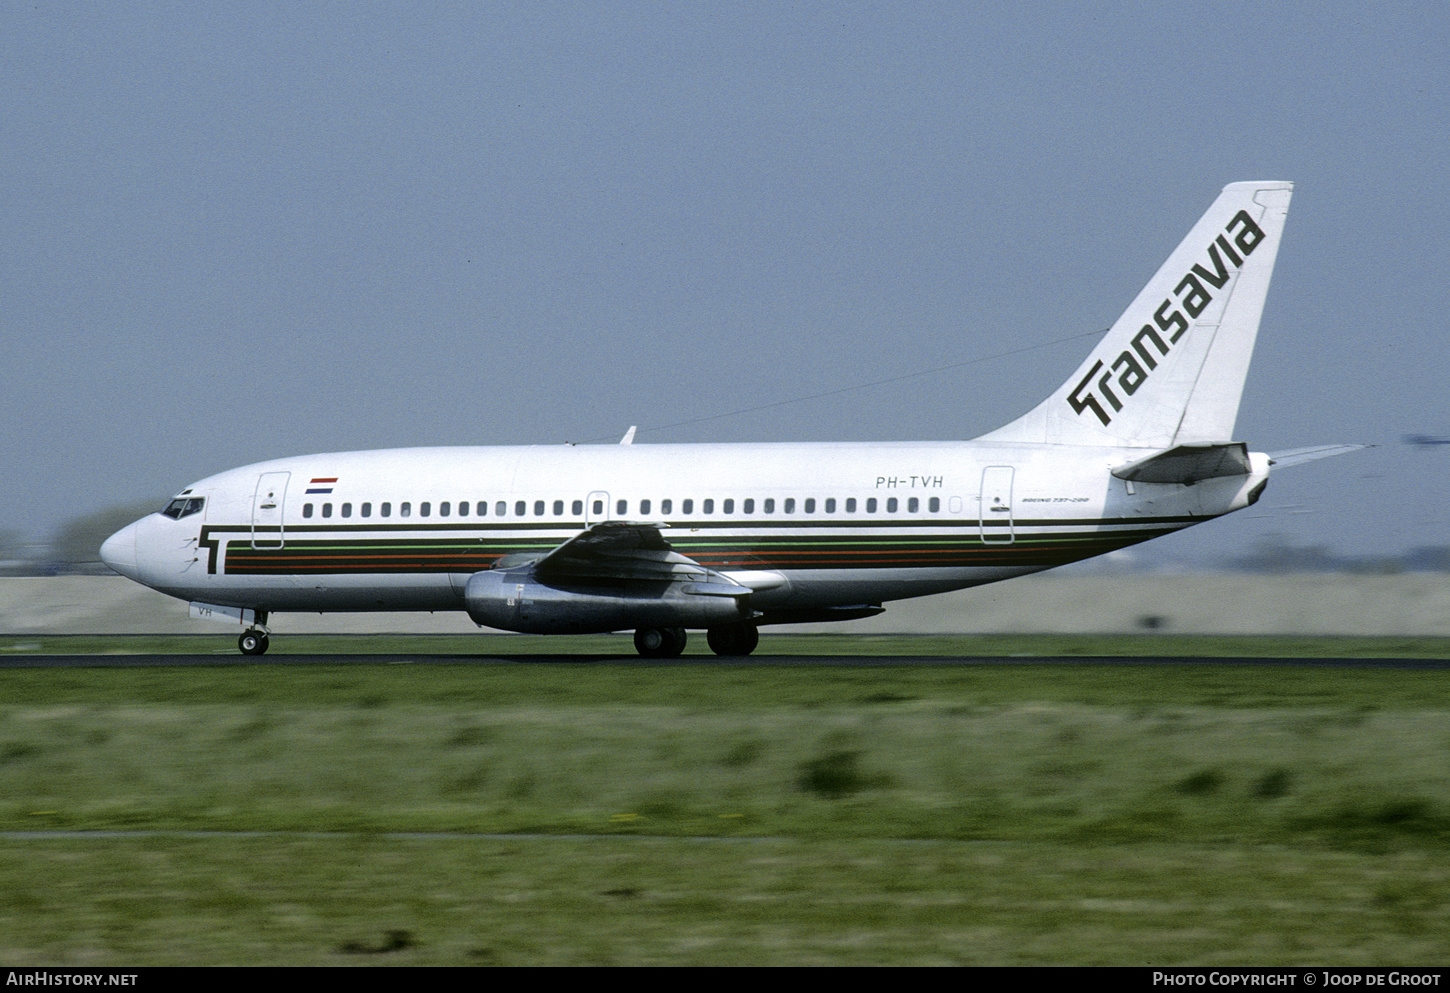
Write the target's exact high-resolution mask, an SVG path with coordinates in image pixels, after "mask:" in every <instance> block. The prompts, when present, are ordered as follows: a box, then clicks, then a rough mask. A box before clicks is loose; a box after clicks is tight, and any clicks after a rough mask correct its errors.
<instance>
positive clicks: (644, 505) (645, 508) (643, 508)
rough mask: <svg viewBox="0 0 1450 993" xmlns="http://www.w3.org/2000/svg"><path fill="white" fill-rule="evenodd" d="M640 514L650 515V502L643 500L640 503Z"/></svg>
mask: <svg viewBox="0 0 1450 993" xmlns="http://www.w3.org/2000/svg"><path fill="white" fill-rule="evenodd" d="M639 512H640V514H648V513H649V501H648V500H641V501H640V502H639Z"/></svg>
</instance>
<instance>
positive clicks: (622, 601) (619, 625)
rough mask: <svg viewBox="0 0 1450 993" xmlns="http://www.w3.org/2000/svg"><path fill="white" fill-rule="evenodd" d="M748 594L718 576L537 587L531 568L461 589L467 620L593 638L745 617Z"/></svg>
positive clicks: (480, 578) (485, 577)
mask: <svg viewBox="0 0 1450 993" xmlns="http://www.w3.org/2000/svg"><path fill="white" fill-rule="evenodd" d="M749 597H750V590H749V588H747V587H744V586H740V585H737V584H734V583H730V582H728V581H725V580H724V577H718V576H714V575H710V574H707V575H705V576H702V577H701V581H698V582H695V581H688V582H681V581H678V580H674V581H650V580H641V579H621V580H611V579H608V578H604V577H592V578H588V579H579V580H568V581H563V580H551V581H550V582H547V583H545V582H541V581H540V580H539V578H538V577H537V576H536V575H535V574H534V572H533V570H531V569H516V570H512V569H511V570H489V571H485V572H479V573H475V574H474V575H472V576H470V577H469V579H468V584H467V586H465V587H464V604H465V606H466V608H467V610H468V616H469V617H471V618H473V621H474V623H476V624H480V625H484V626H486V627H491V628H498V629H500V630H503V631H518V632H521V633H523V634H599V633H603V632H606V631H623V630H626V629H629V628H715V627H723V626H726V625H732V624H739V623H741V622H742V621H746V620H748V619H749V618H750V617H751V611H750V608H749Z"/></svg>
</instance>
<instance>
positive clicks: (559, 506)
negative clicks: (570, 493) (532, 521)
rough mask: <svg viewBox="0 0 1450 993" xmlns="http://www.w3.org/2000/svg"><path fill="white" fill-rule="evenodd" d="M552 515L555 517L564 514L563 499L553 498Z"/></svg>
mask: <svg viewBox="0 0 1450 993" xmlns="http://www.w3.org/2000/svg"><path fill="white" fill-rule="evenodd" d="M554 516H555V517H563V516H564V501H563V500H555V501H554Z"/></svg>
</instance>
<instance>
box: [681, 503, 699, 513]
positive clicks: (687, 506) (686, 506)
mask: <svg viewBox="0 0 1450 993" xmlns="http://www.w3.org/2000/svg"><path fill="white" fill-rule="evenodd" d="M694 512H695V501H693V500H681V501H680V513H682V514H693V513H694Z"/></svg>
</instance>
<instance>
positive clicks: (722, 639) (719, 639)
mask: <svg viewBox="0 0 1450 993" xmlns="http://www.w3.org/2000/svg"><path fill="white" fill-rule="evenodd" d="M705 640H706V641H708V642H709V643H710V651H712V652H714V653H715V654H716V655H731V656H742V655H749V654H750V653H751V652H753V651H755V646H756V645H758V644H760V629H759V628H757V627H756V626H755V625H754V624H730V625H726V626H725V627H718V628H710V630H708V631H706V632H705Z"/></svg>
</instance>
